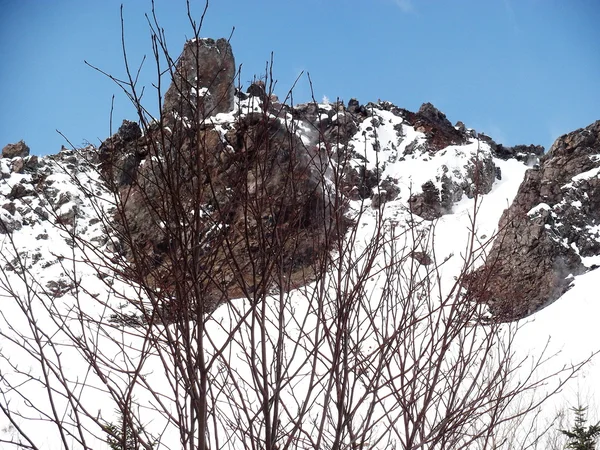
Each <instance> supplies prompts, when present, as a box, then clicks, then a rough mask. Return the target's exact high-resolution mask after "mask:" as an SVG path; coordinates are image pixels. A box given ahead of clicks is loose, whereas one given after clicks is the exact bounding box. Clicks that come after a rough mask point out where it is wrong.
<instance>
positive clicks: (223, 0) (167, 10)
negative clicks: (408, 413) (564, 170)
mask: <svg viewBox="0 0 600 450" xmlns="http://www.w3.org/2000/svg"><path fill="white" fill-rule="evenodd" d="M121 3H123V4H124V16H125V36H126V41H127V47H128V52H129V57H130V59H131V61H132V62H136V63H137V62H139V61H141V58H142V56H143V55H144V54H148V55H149V54H150V49H151V47H150V40H149V31H148V26H147V23H146V19H145V17H144V13H146V12H149V11H150V1H149V0H148V1H146V0H124V1H123V2H120V1H113V0H102V1H91V0H54V1H49V0H0V98H1V99H2V101H1V103H0V147H2V146H4V145H5V144H7V143H9V142H15V141H18V140H19V139H24V140H25V141H26V142H27V143H28V144H29V145H30V147H31V149H32V152H33V153H35V154H40V155H41V154H49V153H55V152H57V151H58V150H59V149H60V146H61V145H62V144H66V143H65V141H64V140H63V138H62V137H60V136H59V135H58V134H57V133H56V131H55V130H56V129H59V130H60V131H61V132H63V133H64V134H65V135H66V136H67V137H68V138H69V139H70V140H71V141H72V142H73V144H75V145H80V144H82V143H84V142H86V141H89V142H92V143H94V144H99V142H100V140H102V139H104V138H106V137H107V136H108V135H109V130H110V127H109V113H110V105H111V97H112V95H113V94H114V95H115V110H114V119H113V122H114V127H118V126H119V124H120V123H121V121H122V119H124V118H128V119H134V120H135V117H136V116H135V113H134V111H133V109H132V107H131V106H130V105H128V103H127V100H126V98H125V96H124V95H123V94H122V93H121V92H120V91H119V88H118V87H116V86H115V85H114V84H113V83H112V82H111V81H110V80H108V79H106V78H104V77H103V76H102V75H101V74H99V73H97V72H95V71H94V70H92V69H91V68H89V67H87V66H86V65H85V64H84V62H83V61H84V60H87V61H89V62H90V63H92V64H94V65H97V66H99V67H100V68H102V69H104V70H106V71H108V72H110V73H112V74H114V75H115V76H123V75H124V66H123V61H122V56H121V42H120V18H119V6H120V4H121ZM156 3H157V11H158V15H159V19H160V22H161V25H162V27H163V28H164V30H165V33H166V35H167V39H168V41H169V44H170V48H171V49H172V53H173V54H174V55H177V54H179V52H180V50H181V48H182V46H183V42H184V40H185V38H186V36H189V35H190V34H191V31H190V27H189V25H188V23H187V17H186V14H185V2H184V1H183V0H156ZM203 6H204V1H195V0H192V11H193V14H194V16H195V17H196V18H197V19H199V17H200V14H201V12H202V9H203ZM598 24H600V2H599V1H598V0H302V1H300V0H253V1H249V0H212V1H210V3H209V9H208V14H207V16H206V21H205V26H204V28H203V33H202V34H203V35H204V36H207V37H215V38H217V37H228V36H229V35H230V33H231V31H232V28H233V27H235V32H234V33H233V37H232V39H231V43H232V46H233V50H234V54H235V57H236V63H237V64H242V77H241V80H242V83H243V84H244V85H247V84H248V82H249V81H250V80H251V79H252V78H253V76H254V75H261V74H264V71H265V64H266V61H267V60H268V59H269V58H270V54H271V52H274V61H275V65H274V76H275V78H276V79H277V80H278V84H277V87H276V89H275V91H276V93H277V94H279V95H280V97H283V96H285V93H286V92H287V90H288V89H289V88H290V87H291V86H292V84H293V82H294V80H295V79H296V77H297V76H298V74H299V73H300V72H301V71H308V72H310V74H311V77H312V80H313V85H314V90H315V96H316V97H317V99H319V100H320V99H321V98H322V97H323V96H327V97H328V98H329V99H330V100H335V99H336V98H338V97H339V98H341V99H343V100H345V101H347V100H349V99H350V98H351V97H356V98H358V99H359V100H360V101H361V102H362V103H366V102H368V101H377V100H378V99H381V100H389V101H391V102H393V103H395V104H397V105H398V106H400V107H404V108H407V109H410V110H417V109H418V108H419V106H420V105H421V103H423V102H427V101H429V102H432V103H433V104H434V105H436V106H437V107H438V108H439V109H440V110H442V111H443V112H445V113H446V115H447V116H448V118H449V119H450V120H451V121H452V122H453V123H454V122H456V121H457V120H461V121H463V122H464V123H465V124H466V125H467V126H469V127H473V128H475V129H477V130H478V131H483V132H486V133H487V134H489V135H491V136H492V137H493V138H494V139H496V141H498V142H502V143H505V144H507V145H515V144H520V143H525V144H529V143H536V144H542V145H544V146H546V147H547V148H548V147H549V146H550V145H551V143H552V142H553V140H554V139H555V138H556V137H558V136H559V135H561V134H563V133H567V132H569V131H572V130H574V129H576V128H580V127H585V126H587V125H588V124H590V123H591V122H593V121H595V120H598V119H600V109H599V107H600V26H598ZM149 62H150V61H147V63H146V65H145V67H144V70H143V72H142V78H141V83H142V84H144V85H146V86H148V87H150V85H151V83H152V81H153V80H154V75H155V72H154V71H153V67H152V65H151V64H149ZM150 95H151V92H150V91H149V92H148V97H149V98H148V105H149V107H150V109H152V108H153V105H154V104H155V101H154V99H152V98H150ZM309 95H310V90H309V87H308V82H307V80H306V78H303V79H301V80H300V81H299V84H298V86H297V89H296V90H295V94H294V100H295V102H302V101H307V100H309V99H310V97H309Z"/></svg>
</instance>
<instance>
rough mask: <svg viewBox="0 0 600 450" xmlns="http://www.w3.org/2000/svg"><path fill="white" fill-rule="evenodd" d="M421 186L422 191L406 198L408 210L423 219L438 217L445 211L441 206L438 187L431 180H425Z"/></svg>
mask: <svg viewBox="0 0 600 450" xmlns="http://www.w3.org/2000/svg"><path fill="white" fill-rule="evenodd" d="M421 188H422V189H423V192H421V193H419V194H414V195H411V197H410V198H409V199H408V205H409V207H410V211H411V212H412V213H413V214H416V215H417V216H420V217H422V218H423V219H425V220H435V219H438V218H440V217H441V216H442V214H444V213H445V212H446V211H445V210H444V208H443V206H442V201H441V196H440V191H439V189H438V188H437V187H436V186H435V184H433V182H432V181H427V182H426V183H424V184H423V186H421Z"/></svg>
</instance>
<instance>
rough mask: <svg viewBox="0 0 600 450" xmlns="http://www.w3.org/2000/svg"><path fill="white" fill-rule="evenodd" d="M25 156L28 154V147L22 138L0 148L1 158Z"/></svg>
mask: <svg viewBox="0 0 600 450" xmlns="http://www.w3.org/2000/svg"><path fill="white" fill-rule="evenodd" d="M26 156H29V147H28V146H27V144H25V141H22V140H21V141H19V142H17V143H16V144H8V145H6V146H5V147H4V148H3V149H2V157H3V158H17V157H18V158H24V157H26Z"/></svg>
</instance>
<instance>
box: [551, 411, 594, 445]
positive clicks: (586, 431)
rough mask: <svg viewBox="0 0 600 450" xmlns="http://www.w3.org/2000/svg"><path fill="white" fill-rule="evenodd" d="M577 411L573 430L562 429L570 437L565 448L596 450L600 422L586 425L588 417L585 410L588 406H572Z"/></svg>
mask: <svg viewBox="0 0 600 450" xmlns="http://www.w3.org/2000/svg"><path fill="white" fill-rule="evenodd" d="M572 409H573V411H574V412H575V424H574V425H573V428H572V429H571V430H560V431H561V433H563V434H564V435H565V436H567V437H568V438H569V441H568V443H567V446H566V447H565V448H569V449H574V450H595V449H596V437H598V436H599V435H600V422H598V423H596V424H595V425H590V426H588V427H586V426H585V425H586V422H587V418H586V416H585V412H586V410H587V407H584V406H577V407H576V408H572Z"/></svg>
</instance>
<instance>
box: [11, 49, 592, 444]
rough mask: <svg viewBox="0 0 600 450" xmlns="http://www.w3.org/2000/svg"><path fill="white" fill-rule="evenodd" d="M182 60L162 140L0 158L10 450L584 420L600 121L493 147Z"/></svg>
mask: <svg viewBox="0 0 600 450" xmlns="http://www.w3.org/2000/svg"><path fill="white" fill-rule="evenodd" d="M193 44H196V41H190V43H188V44H186V49H185V50H184V54H183V56H182V57H181V58H180V60H179V62H178V68H177V71H176V73H175V76H174V78H175V82H174V83H173V84H172V86H171V88H170V90H169V93H168V95H167V98H166V99H167V100H168V101H167V102H166V103H165V105H164V107H163V117H162V118H161V121H157V122H153V121H148V122H144V121H142V124H141V125H142V126H141V127H140V125H138V124H137V123H135V122H128V121H125V122H124V123H123V125H122V127H121V128H120V129H119V131H118V132H117V133H116V134H115V135H114V136H111V137H109V138H108V139H107V140H106V141H105V142H104V143H103V144H102V145H101V146H100V147H99V148H95V147H87V148H83V149H71V150H69V149H65V148H63V149H62V150H61V151H60V152H59V153H58V154H56V155H49V156H44V157H38V156H30V155H29V154H28V149H27V148H26V146H25V144H24V143H19V144H14V145H9V146H7V147H5V149H4V150H3V158H2V159H0V170H1V174H2V175H1V176H2V183H1V184H0V198H1V200H0V203H1V205H0V206H1V208H0V220H1V230H0V232H1V233H2V244H1V245H2V246H1V248H0V255H1V264H2V277H1V282H0V291H1V292H2V298H3V300H2V307H1V308H0V349H1V354H2V356H1V359H0V392H1V395H0V408H1V411H2V412H1V413H0V443H2V446H4V445H6V446H7V448H10V445H11V444H13V445H15V446H17V447H18V446H19V445H20V446H22V448H95V449H96V448H109V447H108V446H109V445H113V446H112V448H124V444H127V445H129V446H130V448H144V446H146V447H145V448H153V447H154V448H173V449H174V448H184V447H185V448H196V446H200V442H201V441H202V439H200V438H198V436H201V435H203V434H202V432H200V431H198V430H197V429H195V428H194V426H197V424H198V423H200V422H201V421H200V422H198V421H197V420H196V417H197V416H196V415H197V414H199V413H198V411H200V410H198V409H196V408H197V407H198V404H199V403H201V400H199V399H202V398H204V399H206V398H208V403H209V404H208V406H206V405H205V407H206V408H207V410H208V417H209V418H210V420H211V421H213V422H211V423H210V424H208V425H206V424H204V426H208V430H205V431H204V433H205V434H204V437H205V438H206V440H207V442H209V446H210V447H211V448H213V447H214V448H217V447H219V448H239V447H240V446H243V447H245V448H258V447H260V448H262V447H263V446H264V447H265V448H267V447H269V448H274V447H273V446H274V445H276V447H277V448H282V447H285V446H290V447H293V448H350V447H352V448H524V447H525V446H526V445H531V446H532V447H535V446H536V445H537V446H538V448H542V447H544V448H547V447H545V445H547V440H546V437H543V439H542V440H540V441H536V437H537V435H538V433H541V431H542V430H543V429H544V427H548V423H550V422H549V421H551V420H553V419H555V417H556V413H557V411H558V412H560V411H562V410H563V409H565V408H568V406H569V405H570V406H573V405H575V403H577V401H580V402H583V403H585V404H586V405H589V406H590V411H591V412H593V410H594V408H595V407H596V397H595V393H594V392H593V380H595V379H596V376H595V375H596V374H597V369H596V367H595V364H594V361H593V360H592V361H591V362H589V363H588V364H587V365H585V366H584V367H583V368H580V367H579V366H578V363H579V362H581V361H585V360H587V359H588V358H589V357H590V355H591V354H592V353H593V352H595V351H596V350H597V349H598V342H599V341H598V339H597V327H595V326H594V322H595V316H596V315H595V314H594V313H595V311H596V310H597V306H596V303H597V302H596V301H595V300H596V299H595V297H596V296H597V295H596V289H595V287H596V286H597V283H598V281H599V278H598V277H599V275H598V274H597V273H596V271H595V268H596V267H597V265H596V260H598V258H600V234H599V232H598V226H599V223H598V220H600V216H598V212H597V211H598V208H597V207H596V206H597V202H598V201H599V200H598V199H600V192H599V191H598V189H597V185H598V183H599V182H598V180H599V179H600V178H599V173H600V172H599V170H600V169H599V168H600V156H598V155H599V154H600V122H596V123H594V124H592V125H590V126H589V127H587V128H585V129H581V130H577V131H574V132H573V133H570V134H569V135H566V136H562V137H561V138H559V139H558V140H557V141H556V143H555V144H554V145H553V147H552V148H551V149H550V151H549V152H548V153H547V154H544V149H543V148H541V147H537V146H517V147H504V146H502V145H500V144H497V143H495V142H494V141H493V140H492V138H491V137H489V136H485V135H483V134H482V133H478V132H477V131H476V130H472V129H469V128H467V127H466V126H465V125H464V124H462V123H460V122H459V123H457V124H456V125H452V124H451V123H450V122H449V121H448V119H447V118H446V116H445V115H444V114H443V113H442V112H440V111H439V110H437V109H436V108H435V107H434V106H433V105H431V104H429V103H426V104H424V105H423V106H422V107H421V108H420V109H419V111H417V112H410V111H407V110H405V109H402V108H399V107H397V106H395V105H393V104H391V103H389V102H378V103H367V104H361V103H360V102H359V101H357V100H355V99H352V100H350V101H349V102H348V103H347V104H345V103H343V102H335V103H321V104H318V103H316V102H315V103H309V104H302V105H289V104H287V103H286V102H280V101H279V100H278V99H277V98H276V97H275V96H274V95H273V94H272V93H270V92H268V91H267V89H265V84H264V83H262V82H256V83H254V84H252V85H251V86H249V87H248V89H247V92H241V91H239V90H238V91H237V92H234V91H233V89H231V85H230V82H231V78H232V74H231V73H229V72H231V70H230V69H231V68H233V67H235V66H234V65H233V56H232V54H231V49H230V48H229V47H228V44H226V42H224V41H223V40H219V41H216V42H215V41H212V40H204V41H199V44H198V45H193ZM197 48H200V50H197ZM194 52H195V53H194ZM198 52H199V53H198ZM198 54H200V55H201V60H202V61H203V63H202V64H204V65H206V66H207V67H209V68H210V73H209V74H206V73H204V72H202V68H201V65H200V64H198V60H199V57H198ZM190 55H191V56H190ZM211 55H213V56H211ZM214 55H217V56H216V57H215V56H214ZM211 58H212V59H211ZM215 58H216V59H215ZM223 65H224V66H225V67H226V68H228V69H227V71H225V72H223V71H220V70H216V71H215V67H217V68H219V67H221V66H223ZM186 67H187V68H189V70H187V69H186ZM228 71H229V72H228ZM223 73H225V76H223V80H224V81H219V80H217V81H215V79H216V77H217V76H221V75H222V74H223ZM178 77H179V78H178ZM207 80H209V81H207ZM203 83H204V84H203ZM224 104H225V105H229V106H228V107H227V108H223V105H224ZM215 108H216V109H215ZM169 199H170V200H173V199H176V201H171V202H169V201H168V200H169ZM182 299H185V301H183V300H182ZM509 320H510V322H509ZM492 335H493V339H491V340H489V339H490V336H492ZM492 342H493V345H487V344H488V343H492ZM199 343H201V345H202V348H198V347H197V345H198V344H199ZM482 343H483V344H484V345H482ZM188 344H193V345H188ZM194 345H196V347H195V348H191V347H193V346H194ZM469 346H470V347H469ZM469 348H470V349H471V350H468V349H469ZM179 351H181V353H180V354H179V353H177V352H179ZM555 353H556V354H555ZM551 355H554V356H553V357H550V356H551ZM184 356H185V357H187V358H189V359H187V360H186V358H184ZM200 356H202V362H200ZM196 358H197V359H196ZM204 358H206V361H204ZM502 370H505V371H506V372H505V373H502V376H500V375H499V373H500V372H501V371H502ZM198 373H200V374H202V376H197V375H196V374H198ZM573 374H574V376H573ZM571 376H573V378H572V379H570V380H569V382H568V384H566V385H564V386H563V384H562V383H563V381H565V377H571ZM186 383H187V384H186ZM561 388H562V389H563V391H562V392H561V393H558V394H557V395H555V396H553V397H551V398H550V399H549V400H548V401H547V402H545V403H543V404H542V405H541V407H539V405H538V403H537V402H539V401H541V400H542V399H544V398H545V396H546V395H547V394H548V393H550V392H553V391H554V390H556V389H561ZM202 389H206V390H207V391H205V394H206V392H208V391H209V392H210V394H206V395H205V396H204V397H203V396H202V395H201V393H200V392H201V391H202ZM509 392H514V393H515V395H514V397H510V395H509V394H508V393H509ZM411 395H412V397H411ZM540 408H541V409H540ZM115 411H116V412H115ZM521 411H522V412H523V413H525V412H526V413H527V414H523V416H521V415H520V412H521ZM128 414H129V415H128ZM123 417H127V419H126V420H125V421H123ZM269 419H273V423H270V422H269ZM509 419H510V420H509ZM127 420H131V423H128V422H127ZM120 421H121V422H120ZM190 424H191V425H190ZM490 424H493V427H492V426H490ZM532 424H533V425H534V428H531V426H532ZM58 425H60V426H58ZM561 426H562V427H563V428H564V427H566V426H567V425H566V424H565V423H562V424H561ZM111 427H112V428H111ZM190 427H191V428H190ZM124 428H126V429H133V430H134V431H135V433H137V434H138V435H139V441H136V440H135V439H134V440H133V441H129V440H128V439H129V437H128V436H129V435H128V434H127V432H123V431H122V430H123V429H124ZM550 428H551V429H554V428H556V426H555V425H550ZM182 430H186V432H188V431H189V432H190V434H189V435H187V434H185V433H184V432H183V431H182ZM209 430H210V431H209ZM135 433H134V434H135ZM199 433H200V434H199ZM111 442H112V444H111ZM3 448H4V447H3Z"/></svg>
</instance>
